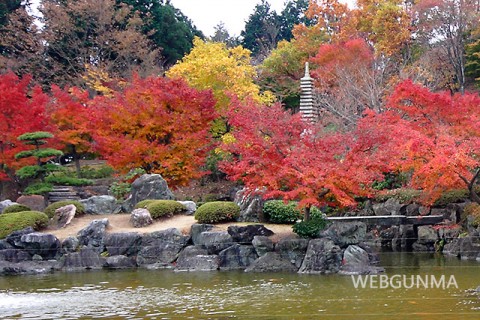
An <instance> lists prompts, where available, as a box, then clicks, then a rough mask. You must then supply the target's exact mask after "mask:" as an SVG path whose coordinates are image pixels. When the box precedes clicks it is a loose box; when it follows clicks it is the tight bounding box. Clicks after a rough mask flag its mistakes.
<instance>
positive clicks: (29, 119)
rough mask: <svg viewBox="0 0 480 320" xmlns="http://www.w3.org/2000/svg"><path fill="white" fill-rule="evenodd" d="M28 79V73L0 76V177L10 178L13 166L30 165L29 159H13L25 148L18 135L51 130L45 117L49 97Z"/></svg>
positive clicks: (13, 169)
mask: <svg viewBox="0 0 480 320" xmlns="http://www.w3.org/2000/svg"><path fill="white" fill-rule="evenodd" d="M31 81H32V78H31V77H30V76H25V77H23V78H22V79H20V78H18V77H17V76H16V75H15V74H13V73H7V74H4V75H0V180H11V179H13V178H14V172H15V170H16V169H18V168H20V167H22V166H24V165H27V164H29V159H19V160H17V159H15V154H17V153H19V152H20V151H22V150H26V149H27V148H28V147H26V146H25V145H24V144H23V143H21V141H18V140H17V137H18V136H20V135H22V134H24V133H26V132H32V131H40V130H49V129H51V128H50V127H49V126H48V122H47V118H46V116H45V106H46V105H47V103H48V96H47V95H46V94H45V93H43V91H42V89H41V88H40V87H32V86H31Z"/></svg>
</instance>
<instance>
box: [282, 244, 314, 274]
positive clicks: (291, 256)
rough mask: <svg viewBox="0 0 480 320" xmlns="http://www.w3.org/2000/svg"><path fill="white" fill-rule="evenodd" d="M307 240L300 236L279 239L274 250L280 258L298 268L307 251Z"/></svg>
mask: <svg viewBox="0 0 480 320" xmlns="http://www.w3.org/2000/svg"><path fill="white" fill-rule="evenodd" d="M308 242H309V241H308V240H307V239H300V238H292V239H281V240H280V241H279V242H278V243H277V245H276V246H275V251H277V252H278V253H279V254H280V255H281V256H282V258H284V259H287V260H288V261H290V262H291V263H292V264H294V265H295V266H296V267H297V269H298V268H300V266H301V265H302V262H303V259H304V257H305V253H306V252H307V247H308Z"/></svg>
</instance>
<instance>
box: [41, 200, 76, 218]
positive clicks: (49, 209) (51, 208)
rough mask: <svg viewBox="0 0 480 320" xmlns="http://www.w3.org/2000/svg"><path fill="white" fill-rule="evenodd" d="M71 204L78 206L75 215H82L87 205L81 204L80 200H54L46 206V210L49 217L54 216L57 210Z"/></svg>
mask: <svg viewBox="0 0 480 320" xmlns="http://www.w3.org/2000/svg"><path fill="white" fill-rule="evenodd" d="M69 204H73V205H74V206H75V207H76V208H77V211H76V212H75V215H81V214H84V213H85V207H84V206H83V204H81V203H80V202H78V201H70V200H65V201H58V202H54V203H52V204H50V205H49V206H48V207H46V208H45V210H44V212H45V214H46V215H47V216H48V217H49V218H53V216H54V215H55V210H57V209H58V208H61V207H64V206H66V205H69Z"/></svg>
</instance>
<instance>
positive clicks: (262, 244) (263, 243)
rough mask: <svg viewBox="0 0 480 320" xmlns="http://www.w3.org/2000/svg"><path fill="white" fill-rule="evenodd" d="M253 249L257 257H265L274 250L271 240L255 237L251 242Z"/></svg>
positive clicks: (264, 237)
mask: <svg viewBox="0 0 480 320" xmlns="http://www.w3.org/2000/svg"><path fill="white" fill-rule="evenodd" d="M252 244H253V247H254V248H255V251H256V252H257V255H258V256H259V257H261V256H263V255H265V254H266V253H267V252H271V251H273V250H274V244H273V241H272V239H270V238H269V237H266V236H255V237H253V240H252Z"/></svg>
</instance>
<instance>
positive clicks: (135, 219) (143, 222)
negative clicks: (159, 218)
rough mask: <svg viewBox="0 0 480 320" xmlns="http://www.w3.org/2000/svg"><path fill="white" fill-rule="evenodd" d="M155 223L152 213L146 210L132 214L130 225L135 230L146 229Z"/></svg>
mask: <svg viewBox="0 0 480 320" xmlns="http://www.w3.org/2000/svg"><path fill="white" fill-rule="evenodd" d="M152 223H153V219H152V215H151V214H150V211H148V210H147V209H144V208H140V209H135V210H133V211H132V213H131V214H130V224H131V225H132V226H133V227H134V228H144V227H146V226H149V225H151V224H152Z"/></svg>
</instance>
